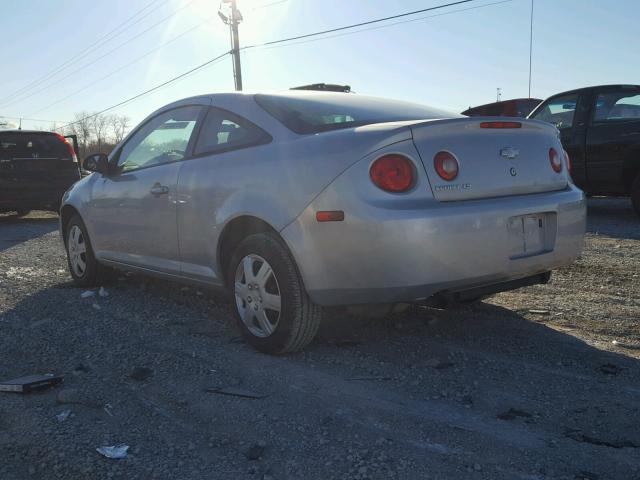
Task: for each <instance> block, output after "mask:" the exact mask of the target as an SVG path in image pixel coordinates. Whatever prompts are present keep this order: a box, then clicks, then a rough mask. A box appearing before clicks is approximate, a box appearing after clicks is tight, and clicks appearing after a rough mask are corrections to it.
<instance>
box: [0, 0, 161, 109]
mask: <svg viewBox="0 0 640 480" xmlns="http://www.w3.org/2000/svg"><path fill="white" fill-rule="evenodd" d="M158 1H159V0H152V1H151V2H149V3H148V4H147V5H145V6H144V7H143V8H141V9H140V10H138V11H137V12H136V13H134V14H133V15H132V16H131V17H129V18H128V19H127V20H125V21H124V22H122V23H121V24H120V25H119V26H117V27H116V28H114V29H113V30H111V31H109V32H108V33H106V34H105V35H103V36H102V37H100V38H99V39H98V40H96V41H95V42H93V43H92V44H91V45H89V46H88V47H86V48H85V49H84V50H82V51H80V53H78V54H77V55H74V56H72V57H71V58H70V59H68V60H66V61H65V62H63V63H61V64H60V65H58V66H57V67H56V68H54V69H53V70H52V71H50V72H49V73H47V74H45V75H43V76H42V77H40V78H37V79H35V80H34V81H32V82H30V83H28V84H27V85H25V86H24V87H22V88H20V89H18V90H17V91H15V92H13V93H12V94H10V95H9V96H7V97H4V98H3V99H2V102H6V100H8V99H11V98H13V97H15V96H16V95H20V94H22V93H24V92H26V91H28V90H29V89H30V88H32V87H35V86H36V85H40V84H41V83H42V82H44V81H46V80H48V79H49V78H51V77H54V76H55V75H57V74H58V73H59V72H61V71H62V70H65V69H66V68H67V67H69V66H70V65H73V64H74V63H77V62H78V61H79V60H81V59H82V58H84V57H86V56H87V55H88V54H89V53H91V52H92V51H93V50H96V49H97V48H99V47H101V46H102V45H104V44H105V43H107V42H109V41H111V40H113V39H114V38H115V37H117V36H119V35H121V34H122V33H123V32H125V31H126V30H127V29H128V28H131V27H132V26H134V25H136V24H138V23H140V22H141V21H142V20H144V19H145V18H147V17H148V16H149V15H151V14H153V13H155V11H156V10H155V9H154V10H152V11H150V12H147V13H146V14H144V15H143V16H142V17H140V18H138V19H137V20H136V21H135V22H133V23H132V24H130V25H127V23H129V22H130V21H131V20H133V19H134V18H136V17H137V16H138V15H140V14H141V13H142V12H144V11H145V10H147V9H148V8H149V7H151V6H153V5H154V4H156V3H158ZM169 1H170V0H165V1H164V2H162V3H161V5H164V4H165V3H168V2H169ZM121 29H122V30H121ZM118 30H121V31H120V32H118ZM116 32H117V33H116ZM110 36H111V37H110ZM109 37H110V38H109Z"/></svg>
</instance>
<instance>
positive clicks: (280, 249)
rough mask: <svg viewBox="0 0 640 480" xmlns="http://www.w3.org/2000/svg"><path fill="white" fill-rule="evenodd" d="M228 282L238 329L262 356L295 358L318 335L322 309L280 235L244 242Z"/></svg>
mask: <svg viewBox="0 0 640 480" xmlns="http://www.w3.org/2000/svg"><path fill="white" fill-rule="evenodd" d="M227 282H228V283H227V284H228V285H229V290H230V293H231V302H232V304H233V308H234V311H235V314H236V317H237V319H238V326H239V327H240V330H241V331H242V334H243V336H244V338H245V339H246V340H247V342H248V343H249V344H251V345H252V346H253V347H254V348H256V349H257V350H260V351H261V352H265V353H272V354H279V353H287V352H294V351H297V350H301V349H302V348H304V347H305V346H306V345H307V344H308V343H309V342H310V341H311V340H312V339H313V337H314V336H315V334H316V333H317V331H318V327H319V325H320V318H321V308H320V307H319V306H318V305H315V304H314V303H313V302H312V301H311V299H310V298H309V296H308V295H307V292H306V291H305V289H304V286H303V284H302V280H301V279H300V274H299V273H298V269H297V268H296V265H295V263H294V261H293V259H292V258H291V255H290V254H289V252H288V251H287V249H286V248H285V246H284V245H283V244H282V243H281V242H280V240H279V239H278V238H277V237H276V236H275V235H273V234H270V233H259V234H255V235H250V236H249V237H247V238H246V239H245V240H243V241H242V243H241V244H240V245H239V246H238V248H237V249H236V251H235V252H234V254H233V256H232V258H231V262H230V265H229V269H228V272H227Z"/></svg>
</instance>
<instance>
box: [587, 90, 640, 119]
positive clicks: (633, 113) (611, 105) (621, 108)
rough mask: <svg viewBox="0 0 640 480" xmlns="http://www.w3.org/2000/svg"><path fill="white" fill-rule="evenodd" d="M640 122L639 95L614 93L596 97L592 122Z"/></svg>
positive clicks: (624, 92)
mask: <svg viewBox="0 0 640 480" xmlns="http://www.w3.org/2000/svg"><path fill="white" fill-rule="evenodd" d="M625 120H627V121H628V120H640V94H639V93H637V92H629V91H628V90H627V91H616V92H606V93H600V94H599V95H598V96H597V97H596V105H595V109H594V114H593V121H594V122H616V121H625Z"/></svg>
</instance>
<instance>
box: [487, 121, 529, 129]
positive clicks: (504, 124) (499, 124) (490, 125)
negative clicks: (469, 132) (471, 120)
mask: <svg viewBox="0 0 640 480" xmlns="http://www.w3.org/2000/svg"><path fill="white" fill-rule="evenodd" d="M480 128H522V124H521V123H520V122H481V123H480Z"/></svg>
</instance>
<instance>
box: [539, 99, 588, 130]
mask: <svg viewBox="0 0 640 480" xmlns="http://www.w3.org/2000/svg"><path fill="white" fill-rule="evenodd" d="M573 95H575V96H576V97H577V98H576V108H574V109H573V118H572V119H571V126H570V127H564V128H563V130H564V129H570V128H573V127H574V126H575V124H576V117H577V113H578V106H579V104H580V101H581V100H582V93H581V92H565V93H560V94H558V95H554V96H553V97H549V98H547V99H546V100H545V101H544V102H541V103H540V105H538V106H537V107H536V108H535V109H534V110H533V111H532V112H531V113H530V114H529V116H528V117H527V118H530V119H532V120H538V119H537V118H536V117H534V116H533V114H534V113H535V114H537V113H538V111H540V110H542V109H544V108H545V107H546V106H547V105H548V104H550V103H552V102H554V101H555V100H557V99H558V98H562V97H570V96H573ZM594 105H595V104H594ZM540 121H544V120H540ZM547 123H549V122H547ZM556 128H557V127H556ZM558 130H560V129H559V128H558Z"/></svg>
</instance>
